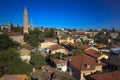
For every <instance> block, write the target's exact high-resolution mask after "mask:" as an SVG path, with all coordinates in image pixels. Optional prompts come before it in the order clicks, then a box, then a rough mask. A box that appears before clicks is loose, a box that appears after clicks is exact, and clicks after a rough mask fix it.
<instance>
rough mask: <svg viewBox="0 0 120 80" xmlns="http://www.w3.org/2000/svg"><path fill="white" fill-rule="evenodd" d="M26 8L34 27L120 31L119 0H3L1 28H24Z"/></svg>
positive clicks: (0, 17)
mask: <svg viewBox="0 0 120 80" xmlns="http://www.w3.org/2000/svg"><path fill="white" fill-rule="evenodd" d="M25 6H26V7H27V10H28V23H29V24H30V21H31V19H32V21H33V25H34V26H45V27H53V28H55V27H56V28H76V29H77V28H78V29H89V28H92V29H99V28H108V29H110V28H113V27H115V28H117V29H120V28H119V27H120V1H119V0H26V1H25V0H0V10H1V13H0V25H4V24H8V23H9V22H12V23H13V24H14V25H16V24H19V25H21V26H23V11H24V7H25Z"/></svg>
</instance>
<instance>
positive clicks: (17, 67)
mask: <svg viewBox="0 0 120 80" xmlns="http://www.w3.org/2000/svg"><path fill="white" fill-rule="evenodd" d="M31 72H32V66H31V65H29V64H27V63H25V62H23V61H22V60H21V59H20V55H19V54H18V52H17V50H16V49H13V48H9V49H6V50H2V51H0V76H2V75H4V74H27V75H30V73H31Z"/></svg>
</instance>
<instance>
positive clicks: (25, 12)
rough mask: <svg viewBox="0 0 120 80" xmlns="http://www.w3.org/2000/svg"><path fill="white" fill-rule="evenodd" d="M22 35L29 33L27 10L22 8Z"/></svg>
mask: <svg viewBox="0 0 120 80" xmlns="http://www.w3.org/2000/svg"><path fill="white" fill-rule="evenodd" d="M23 33H27V34H28V33H29V32H28V12H27V8H26V7H25V8H24V26H23Z"/></svg>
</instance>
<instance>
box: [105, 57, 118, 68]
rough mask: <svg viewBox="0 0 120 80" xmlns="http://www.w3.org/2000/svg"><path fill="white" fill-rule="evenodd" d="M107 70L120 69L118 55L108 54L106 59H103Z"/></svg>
mask: <svg viewBox="0 0 120 80" xmlns="http://www.w3.org/2000/svg"><path fill="white" fill-rule="evenodd" d="M103 62H104V63H106V64H107V65H106V68H107V69H108V70H120V55H119V56H118V55H110V56H109V58H108V59H103Z"/></svg>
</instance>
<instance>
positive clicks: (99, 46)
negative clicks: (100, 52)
mask: <svg viewBox="0 0 120 80" xmlns="http://www.w3.org/2000/svg"><path fill="white" fill-rule="evenodd" d="M95 46H96V47H98V48H101V47H104V44H96V45H95Z"/></svg>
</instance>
